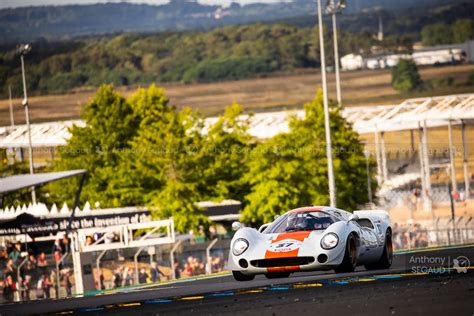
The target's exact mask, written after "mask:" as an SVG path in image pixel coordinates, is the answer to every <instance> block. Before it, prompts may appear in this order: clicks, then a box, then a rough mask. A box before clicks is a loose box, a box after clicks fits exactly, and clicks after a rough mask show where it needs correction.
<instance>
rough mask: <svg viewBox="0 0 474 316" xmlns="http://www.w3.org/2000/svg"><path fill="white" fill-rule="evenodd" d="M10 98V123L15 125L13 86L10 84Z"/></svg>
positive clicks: (12, 125)
mask: <svg viewBox="0 0 474 316" xmlns="http://www.w3.org/2000/svg"><path fill="white" fill-rule="evenodd" d="M8 100H9V105H10V124H11V127H12V128H13V127H15V119H14V118H13V102H12V86H8Z"/></svg>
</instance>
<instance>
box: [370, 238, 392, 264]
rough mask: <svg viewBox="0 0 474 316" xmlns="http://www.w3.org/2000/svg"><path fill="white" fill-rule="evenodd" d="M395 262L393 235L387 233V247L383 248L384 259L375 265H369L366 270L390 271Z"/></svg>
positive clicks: (381, 258)
mask: <svg viewBox="0 0 474 316" xmlns="http://www.w3.org/2000/svg"><path fill="white" fill-rule="evenodd" d="M392 260H393V244H392V234H390V231H387V233H386V234H385V245H384V248H383V253H382V257H380V259H379V261H377V262H376V263H373V264H367V265H366V266H365V268H366V269H367V270H379V269H388V268H390V267H391V265H392Z"/></svg>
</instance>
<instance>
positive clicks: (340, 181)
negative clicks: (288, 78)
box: [243, 91, 375, 225]
mask: <svg viewBox="0 0 474 316" xmlns="http://www.w3.org/2000/svg"><path fill="white" fill-rule="evenodd" d="M305 112H306V116H305V118H304V119H298V118H293V119H292V120H291V121H290V131H289V132H288V133H286V134H279V135H276V136H275V137H273V138H272V139H270V140H269V141H267V142H263V143H260V144H259V145H258V146H257V148H256V149H255V150H254V151H252V155H251V157H250V158H249V169H250V171H249V173H248V175H247V177H246V180H247V181H248V183H249V185H250V187H251V192H250V193H249V194H248V195H247V196H246V203H247V205H246V207H245V209H244V211H243V219H244V221H246V222H249V223H252V224H254V225H255V224H261V223H264V222H269V221H272V220H273V218H274V216H275V215H279V214H281V213H283V212H285V211H287V210H289V209H292V208H295V207H300V206H306V205H328V203H329V195H328V181H327V161H326V153H325V130H324V114H323V113H324V111H323V100H322V93H321V92H320V91H319V92H318V94H317V96H316V97H315V99H314V100H313V101H312V102H309V103H307V104H305ZM330 119H331V134H332V141H333V151H334V152H333V154H334V172H335V177H336V189H337V190H336V191H337V205H338V207H340V208H344V209H347V210H352V209H354V208H355V207H357V206H358V205H361V204H364V203H366V202H367V199H368V198H367V185H366V179H367V175H366V168H365V156H364V154H363V146H362V144H361V143H360V141H359V139H358V135H357V133H355V132H354V131H353V130H352V129H351V126H350V125H349V123H347V122H346V121H345V120H344V118H343V117H342V116H341V115H340V112H339V109H338V108H337V107H336V106H335V104H334V103H332V106H331V113H330ZM372 163H373V162H372ZM371 177H372V178H373V177H374V175H373V174H371ZM373 184H374V185H375V181H373Z"/></svg>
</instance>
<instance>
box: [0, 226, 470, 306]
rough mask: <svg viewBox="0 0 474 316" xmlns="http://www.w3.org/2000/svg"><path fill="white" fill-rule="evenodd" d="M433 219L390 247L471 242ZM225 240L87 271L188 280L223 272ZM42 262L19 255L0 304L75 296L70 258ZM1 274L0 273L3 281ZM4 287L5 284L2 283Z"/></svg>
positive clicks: (105, 262) (122, 254)
mask: <svg viewBox="0 0 474 316" xmlns="http://www.w3.org/2000/svg"><path fill="white" fill-rule="evenodd" d="M466 222H467V221H465V222H459V223H456V224H457V225H456V226H453V225H452V222H449V221H447V222H444V221H439V222H438V224H439V225H443V226H442V227H443V228H431V227H430V228H423V227H422V226H421V225H418V224H413V225H409V226H406V227H402V226H398V227H394V231H393V243H394V249H395V250H400V249H411V248H422V247H432V246H446V245H453V244H470V243H474V226H472V224H473V223H472V222H467V223H466ZM229 249H230V239H223V240H220V239H213V240H207V241H204V240H195V239H185V240H179V239H178V240H177V241H176V242H175V243H174V244H165V245H159V246H152V247H148V248H147V249H145V250H143V249H141V251H138V250H139V248H137V247H135V248H126V249H120V250H111V251H106V252H105V253H102V255H101V252H99V251H97V252H94V253H93V258H94V261H95V265H94V268H93V274H94V278H95V287H96V289H97V290H108V289H113V288H122V287H127V286H134V285H139V284H152V283H156V282H160V281H167V280H173V279H179V278H188V277H194V276H199V275H204V274H211V273H218V272H221V271H224V270H225V266H226V262H227V259H228V255H229ZM45 260H46V262H47V265H44V264H43V265H42V266H38V265H37V264H36V265H34V264H32V263H31V262H30V258H28V257H25V258H23V259H22V260H21V262H20V263H19V264H18V266H17V267H16V269H15V270H14V273H12V274H14V275H13V276H12V279H13V282H14V284H15V286H14V289H13V290H12V291H11V292H10V293H4V294H3V296H2V298H1V302H2V303H4V302H8V301H27V300H35V299H43V298H63V297H69V296H74V295H76V293H75V278H74V273H73V262H72V256H71V254H69V253H66V254H63V255H62V256H61V257H59V258H58V256H54V255H48V256H46V258H45ZM5 277H6V272H5V271H2V278H1V279H2V280H4V282H3V283H4V284H5ZM4 291H5V287H4Z"/></svg>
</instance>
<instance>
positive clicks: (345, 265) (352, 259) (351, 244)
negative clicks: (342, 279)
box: [334, 234, 357, 273]
mask: <svg viewBox="0 0 474 316" xmlns="http://www.w3.org/2000/svg"><path fill="white" fill-rule="evenodd" d="M356 267H357V246H356V240H355V237H354V235H353V234H350V235H349V237H347V241H346V250H345V251H344V259H342V263H341V264H340V265H339V266H338V267H337V268H336V269H334V270H335V271H336V273H342V272H353V271H354V270H355V268H356Z"/></svg>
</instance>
